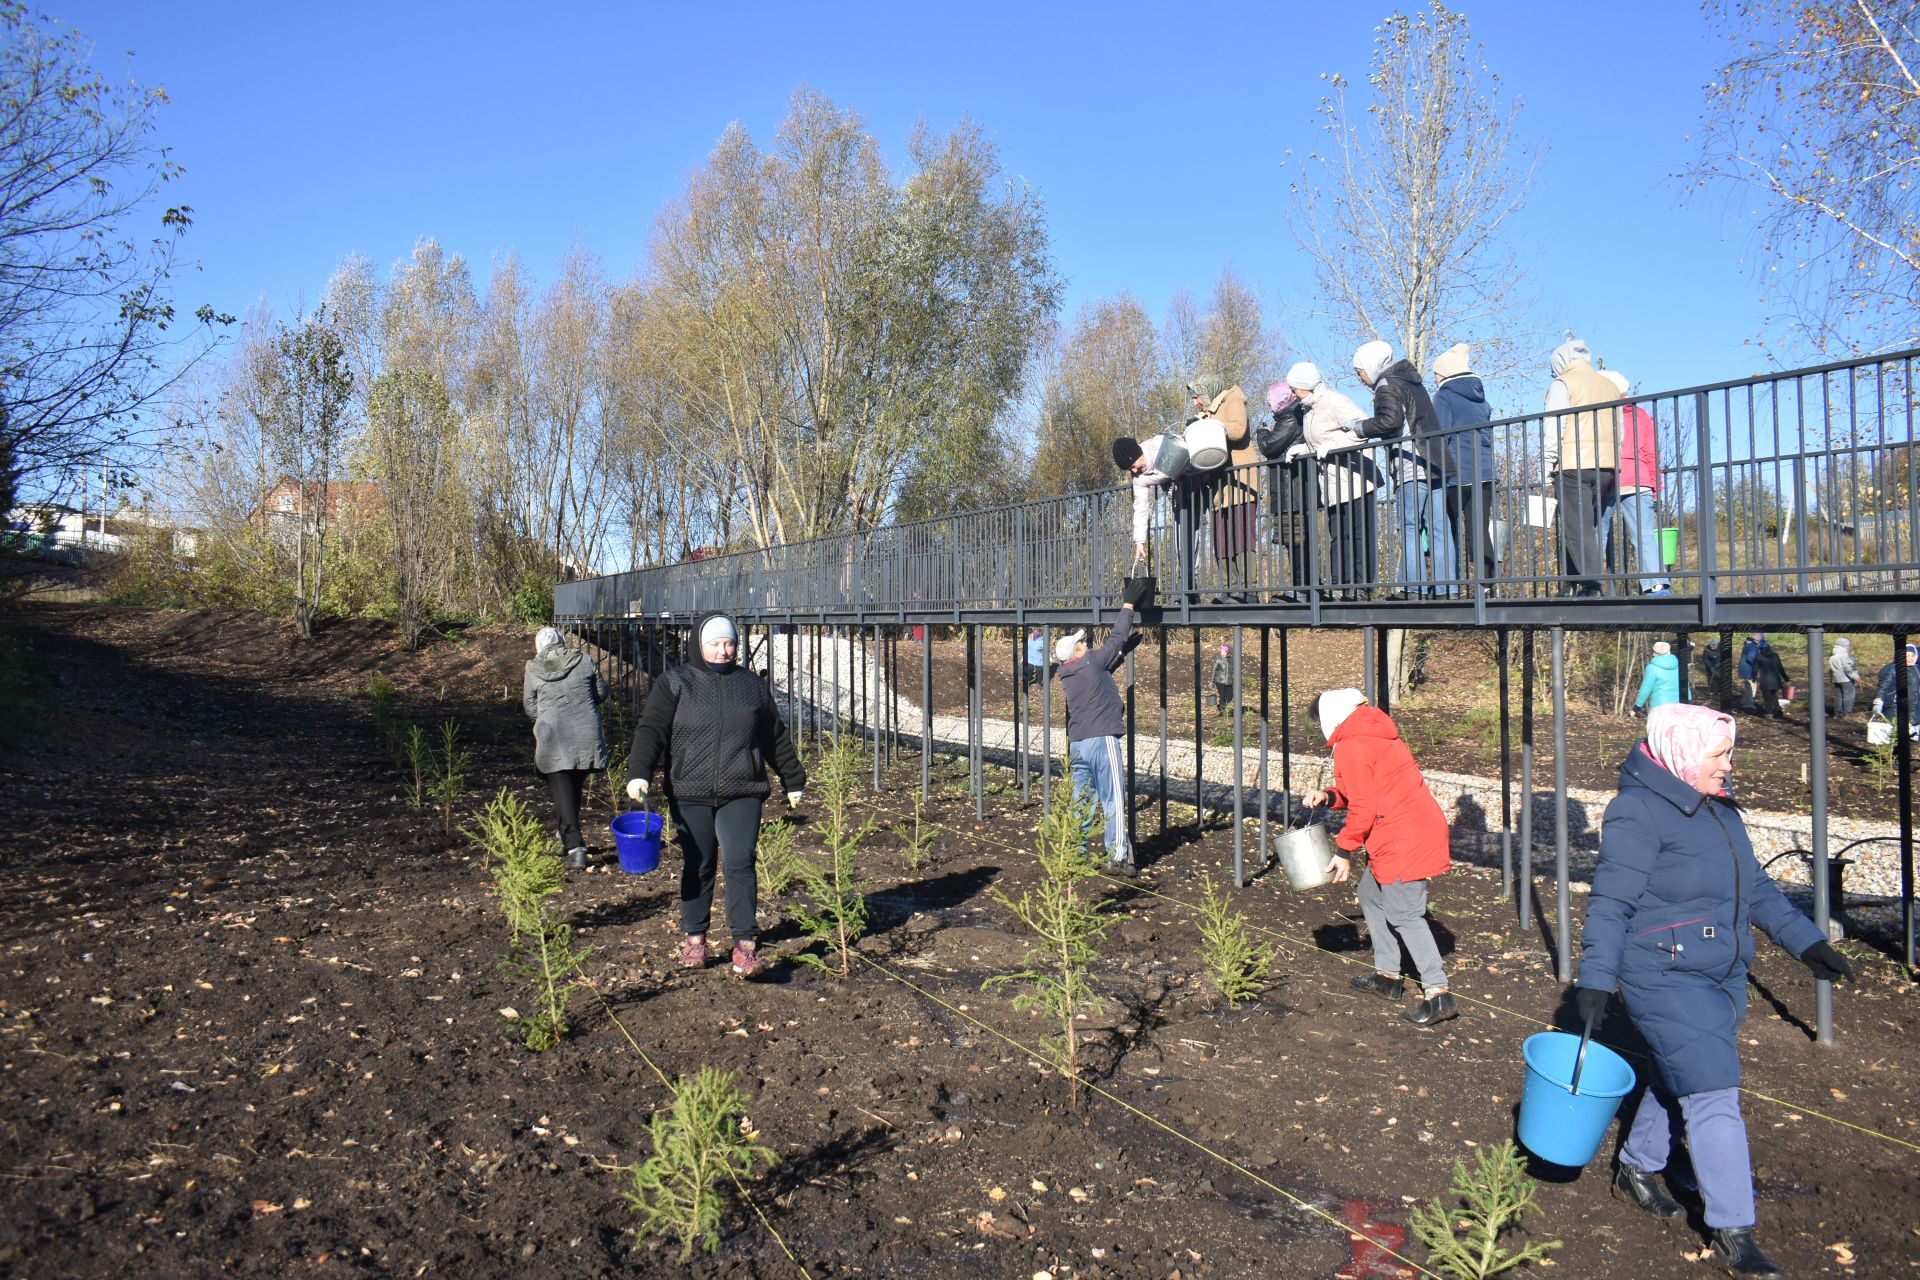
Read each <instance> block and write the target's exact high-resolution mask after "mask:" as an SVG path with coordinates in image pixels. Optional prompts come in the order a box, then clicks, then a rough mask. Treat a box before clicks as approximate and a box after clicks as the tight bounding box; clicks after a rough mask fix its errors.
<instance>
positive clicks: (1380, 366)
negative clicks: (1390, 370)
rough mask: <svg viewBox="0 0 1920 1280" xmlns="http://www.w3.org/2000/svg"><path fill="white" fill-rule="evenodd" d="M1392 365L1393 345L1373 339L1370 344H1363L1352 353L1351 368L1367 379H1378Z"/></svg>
mask: <svg viewBox="0 0 1920 1280" xmlns="http://www.w3.org/2000/svg"><path fill="white" fill-rule="evenodd" d="M1392 363H1393V344H1392V343H1390V342H1382V341H1381V340H1380V339H1378V338H1375V339H1374V340H1373V341H1372V342H1363V343H1361V344H1360V349H1359V350H1358V351H1355V352H1354V353H1353V367H1354V368H1356V369H1358V370H1359V371H1360V372H1361V373H1364V374H1366V375H1367V376H1368V377H1369V378H1378V377H1379V376H1380V375H1381V374H1383V373H1385V372H1386V371H1387V366H1388V365H1390V364H1392Z"/></svg>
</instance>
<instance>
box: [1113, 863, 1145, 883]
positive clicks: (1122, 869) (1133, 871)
mask: <svg viewBox="0 0 1920 1280" xmlns="http://www.w3.org/2000/svg"><path fill="white" fill-rule="evenodd" d="M1107 874H1108V875H1110V876H1119V877H1120V878H1121V879H1122V880H1132V879H1135V878H1137V877H1138V876H1139V874H1140V868H1139V867H1137V866H1135V865H1134V862H1133V859H1132V858H1108V859H1107Z"/></svg>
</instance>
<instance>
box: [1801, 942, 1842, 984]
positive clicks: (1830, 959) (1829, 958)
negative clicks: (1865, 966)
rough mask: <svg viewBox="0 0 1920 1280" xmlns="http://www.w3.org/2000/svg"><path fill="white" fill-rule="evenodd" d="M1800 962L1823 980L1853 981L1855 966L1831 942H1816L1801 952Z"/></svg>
mask: <svg viewBox="0 0 1920 1280" xmlns="http://www.w3.org/2000/svg"><path fill="white" fill-rule="evenodd" d="M1800 963H1801V964H1803V965H1805V966H1807V968H1808V970H1809V971H1810V972H1812V974H1813V976H1814V977H1816V978H1818V979H1819V980H1820V981H1822V982H1852V981H1853V966H1852V965H1850V964H1848V963H1847V958H1846V957H1845V956H1843V955H1841V954H1840V953H1839V952H1838V951H1835V950H1834V949H1833V944H1832V943H1830V942H1816V943H1814V944H1813V945H1812V946H1810V947H1808V948H1807V949H1806V950H1805V951H1802V952H1801V953H1800Z"/></svg>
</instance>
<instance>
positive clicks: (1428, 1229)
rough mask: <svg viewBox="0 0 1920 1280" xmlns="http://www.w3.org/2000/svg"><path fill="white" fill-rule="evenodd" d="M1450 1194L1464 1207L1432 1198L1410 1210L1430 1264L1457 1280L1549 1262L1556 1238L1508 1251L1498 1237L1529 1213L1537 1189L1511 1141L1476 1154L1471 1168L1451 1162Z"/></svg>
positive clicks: (1484, 1279)
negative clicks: (1451, 1179) (1453, 1205)
mask: <svg viewBox="0 0 1920 1280" xmlns="http://www.w3.org/2000/svg"><path fill="white" fill-rule="evenodd" d="M1449 1190H1450V1194H1451V1198H1452V1199H1453V1200H1455V1201H1458V1202H1461V1203H1463V1204H1464V1205H1465V1206H1466V1207H1465V1208H1464V1209H1455V1208H1451V1207H1449V1205H1448V1203H1447V1201H1445V1200H1434V1201H1432V1202H1431V1203H1429V1204H1426V1205H1420V1206H1416V1207H1415V1208H1414V1210H1413V1218H1412V1221H1413V1233H1414V1235H1415V1236H1417V1237H1419V1240H1420V1243H1421V1244H1424V1245H1425V1246H1427V1252H1428V1254H1429V1255H1430V1256H1429V1257H1428V1259H1427V1260H1428V1262H1430V1263H1432V1264H1433V1265H1434V1266H1437V1267H1440V1268H1443V1269H1444V1270H1445V1271H1446V1272H1447V1274H1449V1275H1451V1276H1453V1277H1454V1278H1455V1280H1487V1277H1489V1276H1497V1275H1499V1274H1501V1273H1502V1272H1505V1271H1511V1270H1512V1269H1513V1268H1515V1267H1522V1266H1526V1265H1528V1264H1529V1263H1536V1262H1544V1261H1547V1254H1548V1253H1550V1252H1552V1251H1553V1250H1555V1249H1558V1248H1559V1247H1560V1241H1558V1240H1540V1241H1535V1242H1532V1243H1530V1244H1526V1245H1523V1246H1521V1248H1520V1249H1519V1251H1518V1252H1515V1253H1509V1252H1507V1250H1506V1248H1505V1247H1504V1246H1502V1245H1501V1244H1500V1236H1501V1235H1502V1233H1504V1232H1505V1231H1507V1230H1508V1229H1509V1228H1511V1227H1513V1226H1515V1225H1517V1224H1518V1223H1519V1221H1520V1219H1521V1218H1523V1217H1525V1216H1526V1215H1527V1214H1528V1213H1530V1212H1532V1211H1533V1209H1534V1208H1535V1206H1534V1203H1533V1201H1534V1196H1535V1193H1536V1190H1537V1189H1536V1188H1535V1186H1534V1184H1533V1180H1532V1179H1531V1178H1529V1177H1527V1167H1526V1162H1525V1161H1524V1160H1522V1159H1521V1156H1520V1150H1519V1148H1518V1147H1516V1146H1515V1145H1514V1144H1513V1140H1512V1139H1508V1140H1507V1141H1505V1142H1503V1143H1501V1144H1500V1145H1499V1146H1497V1147H1487V1148H1482V1149H1481V1150H1479V1151H1476V1152H1474V1167H1473V1168H1472V1169H1471V1170H1469V1169H1468V1168H1467V1166H1466V1164H1465V1163H1464V1162H1462V1161H1459V1160H1455V1161H1454V1162H1453V1185H1452V1187H1451V1188H1450V1189H1449Z"/></svg>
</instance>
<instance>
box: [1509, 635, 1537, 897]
mask: <svg viewBox="0 0 1920 1280" xmlns="http://www.w3.org/2000/svg"><path fill="white" fill-rule="evenodd" d="M1513 888H1514V896H1515V897H1517V898H1518V899H1519V900H1520V928H1521V931H1522V932H1525V931H1526V930H1528V929H1530V928H1532V927H1533V628H1532V627H1528V628H1526V629H1525V630H1523V631H1522V632H1521V633H1520V879H1519V880H1518V881H1516V882H1515V884H1514V886H1513Z"/></svg>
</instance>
